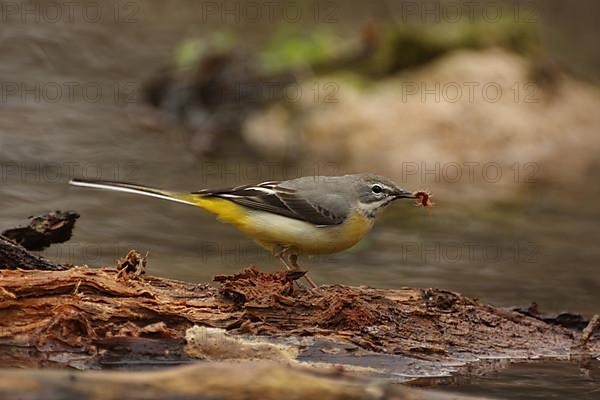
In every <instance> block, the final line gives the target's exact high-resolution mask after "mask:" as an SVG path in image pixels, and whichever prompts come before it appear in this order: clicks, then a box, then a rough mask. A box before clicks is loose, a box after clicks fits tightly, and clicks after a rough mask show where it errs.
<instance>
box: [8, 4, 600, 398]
mask: <svg viewBox="0 0 600 400" xmlns="http://www.w3.org/2000/svg"><path fill="white" fill-rule="evenodd" d="M178 3H180V6H181V7H177V8H172V7H168V6H167V4H166V3H160V2H145V1H142V2H139V3H136V4H138V6H139V7H140V9H139V14H138V15H139V22H138V23H131V24H115V23H114V21H113V20H112V17H111V18H108V17H107V18H102V19H101V20H100V21H99V22H98V23H85V22H79V23H73V24H71V23H67V22H64V23H58V24H50V23H41V24H31V23H25V24H24V23H22V22H20V21H18V20H16V21H13V20H11V21H9V22H8V23H3V24H2V25H3V26H2V28H3V30H2V34H1V35H0V49H1V50H2V53H3V62H2V63H1V64H0V78H1V79H2V81H3V82H12V83H16V84H17V85H21V84H25V85H28V86H26V87H29V88H30V87H32V86H31V85H33V87H35V85H36V83H37V84H39V85H41V86H40V87H42V88H43V87H46V90H47V91H48V92H47V93H46V94H45V95H42V96H41V97H40V98H39V99H38V98H35V96H34V97H33V98H32V95H27V94H26V91H24V90H22V89H20V90H19V94H18V95H9V96H8V97H7V98H3V101H2V106H1V108H0V166H1V168H0V205H1V207H0V228H8V227H12V226H14V225H16V224H20V223H23V222H25V221H26V218H27V217H28V216H30V215H38V214H41V213H45V212H47V211H50V210H56V209H61V210H67V209H72V210H76V211H77V212H79V213H80V214H81V219H80V220H79V221H78V222H77V224H76V228H75V231H74V237H73V238H72V240H71V241H70V242H67V243H64V244H61V245H57V246H54V247H52V248H50V249H48V250H46V251H44V252H43V253H44V255H46V256H47V257H49V258H52V259H55V260H57V261H61V262H70V263H73V264H88V265H90V266H102V265H114V263H115V260H116V259H117V258H119V257H122V256H123V255H124V254H126V253H127V251H128V250H129V249H130V248H136V249H137V250H139V251H140V252H142V253H146V252H148V253H149V264H148V271H149V273H151V274H155V275H160V276H166V277H170V278H175V279H182V280H188V281H197V282H208V281H210V280H211V278H212V276H213V275H215V274H230V273H234V272H236V271H238V270H239V269H240V268H241V267H243V266H246V265H248V264H256V265H257V266H259V267H260V268H261V269H266V270H276V269H279V268H281V266H280V265H279V264H278V263H277V262H276V260H274V259H273V258H272V257H271V256H269V255H268V254H267V253H266V252H264V251H263V250H261V249H260V248H259V247H258V246H257V245H255V244H253V243H252V242H251V241H250V240H249V239H247V238H245V237H244V236H242V235H241V234H240V233H238V232H237V231H235V230H234V229H233V228H231V227H229V226H226V225H223V224H221V223H219V222H218V221H216V220H215V219H214V218H213V217H212V216H210V215H208V214H207V213H205V212H203V211H201V210H198V209H195V208H193V207H188V206H182V205H178V204H174V203H168V202H163V201H160V200H156V199H150V198H140V197H136V196H132V195H127V194H121V193H110V192H101V191H93V190H87V189H83V188H74V187H70V186H69V185H68V184H67V181H68V180H69V179H70V178H72V177H84V178H104V179H118V180H128V181H133V182H137V183H145V184H149V185H154V186H158V187H162V188H170V189H176V190H181V191H188V190H195V189H200V188H203V187H212V186H221V187H224V186H230V185H239V184H243V183H256V182H257V181H264V180H270V179H272V178H277V177H282V176H283V177H288V178H292V177H295V176H296V175H297V172H298V171H303V172H305V174H306V173H308V174H311V173H312V172H313V171H315V169H314V167H306V166H304V167H302V168H298V166H297V165H295V166H293V168H292V167H290V165H289V164H280V163H275V164H274V166H273V164H265V163H264V162H260V161H256V160H244V159H234V160H232V159H228V158H226V157H225V156H222V157H217V158H214V159H203V158H202V157H199V156H197V155H196V154H194V153H193V152H191V151H190V146H189V143H190V140H189V138H188V137H187V136H186V134H185V133H183V132H175V131H160V130H156V129H150V128H149V127H148V125H147V124H144V123H140V119H141V117H140V115H141V116H147V114H146V112H145V111H140V110H139V108H140V107H139V106H140V104H139V99H140V97H141V93H140V88H141V86H140V85H141V81H142V78H145V77H147V76H148V75H149V74H151V73H152V72H154V71H156V70H157V69H158V68H159V67H160V66H161V65H162V64H164V63H166V62H168V60H169V59H170V56H171V51H172V47H173V46H174V45H175V44H176V43H177V42H178V41H179V40H181V39H182V38H184V37H186V35H189V34H191V33H200V32H202V31H203V30H206V29H210V28H211V24H206V25H203V26H194V25H193V21H194V18H197V17H198V13H199V12H201V11H200V9H199V6H198V5H193V4H192V3H193V2H192V1H180V2H178ZM100 4H103V5H104V6H105V8H106V9H105V12H106V13H107V14H105V15H111V14H110V12H112V10H113V9H112V8H111V6H109V5H108V4H104V3H103V2H100ZM184 7H189V10H192V11H189V12H184ZM125 11H128V12H131V10H125ZM194 13H196V14H194ZM174 21H175V22H176V23H174ZM212 27H213V28H214V24H213V26H212ZM250 38H252V35H250ZM66 82H78V83H80V84H81V86H84V85H86V84H87V85H88V86H89V87H94V88H98V87H100V88H101V94H100V96H99V97H98V98H97V100H96V96H93V95H92V94H91V93H88V94H85V95H84V94H83V92H81V91H77V90H76V91H75V94H74V98H72V99H70V98H69V97H68V96H67V95H66V92H63V94H62V95H61V96H60V98H59V99H58V101H51V100H50V99H51V98H52V96H53V95H52V94H51V93H50V92H49V91H50V90H53V88H55V86H53V85H58V86H61V87H63V88H64V87H65V84H66ZM89 90H92V89H89ZM22 96H25V97H24V98H23V97H22ZM128 96H133V97H131V99H132V100H133V101H132V102H125V101H124V97H128ZM23 99H24V100H23ZM249 165H251V166H252V167H251V168H252V169H248V166H249ZM309 165H310V163H309ZM313 165H314V164H313ZM256 166H257V167H258V171H259V172H256V170H255V169H253V168H254V167H256ZM311 168H312V169H311ZM340 172H345V171H343V170H340ZM348 172H351V171H348ZM590 184H591V185H592V187H589V186H584V187H581V186H578V185H574V186H573V187H566V188H560V190H554V191H552V190H540V191H538V188H537V187H535V186H533V185H532V186H531V187H526V188H523V192H524V194H523V195H521V196H519V198H518V199H516V200H514V201H511V202H503V203H501V204H491V203H486V204H478V203H475V204H473V203H471V202H469V201H468V200H466V199H468V196H465V195H464V194H461V195H460V196H457V199H451V198H448V199H437V198H436V199H434V200H435V201H437V203H438V204H437V207H435V208H433V209H432V210H424V209H422V208H417V207H413V206H412V205H411V203H410V202H405V203H401V202H399V203H398V204H395V205H394V206H393V207H391V208H390V209H389V210H387V211H386V212H385V213H384V214H383V215H382V216H381V218H380V220H379V221H378V224H377V225H376V226H375V228H374V229H373V231H372V232H371V234H370V235H369V236H368V237H367V238H366V239H365V240H364V241H363V242H361V243H360V244H359V245H357V246H356V247H355V248H353V249H351V250H349V251H347V252H344V253H341V254H338V255H335V256H327V257H317V258H315V259H308V260H304V262H303V264H302V265H303V266H304V267H305V268H306V269H308V270H310V273H311V276H312V278H313V279H315V280H316V281H317V282H319V283H321V284H333V283H342V284H347V285H368V286H374V287H385V288H398V287H402V286H411V287H412V286H414V287H442V288H446V289H449V290H454V291H458V292H461V293H463V294H465V295H466V296H470V297H476V298H479V299H480V300H481V301H482V302H486V303H491V304H494V305H498V306H507V307H509V306H527V305H529V304H530V303H531V302H536V303H537V304H538V305H539V308H540V310H541V311H542V312H545V313H559V312H561V311H567V310H568V311H572V312H578V313H582V314H583V315H584V316H586V317H591V316H592V315H593V314H594V313H598V312H599V310H600V274H599V273H598V260H599V259H600V246H598V238H599V237H600V236H599V226H598V221H600V202H598V201H597V200H595V199H597V198H598V197H597V196H598V194H600V190H599V189H600V188H599V187H598V182H597V180H596V181H594V182H590ZM424 186H426V187H428V188H429V189H431V190H432V191H433V192H434V193H435V183H427V184H425V185H424ZM410 189H415V190H416V189H421V188H410ZM489 190H493V187H490V188H489ZM581 191H583V193H585V198H587V199H589V201H588V200H585V201H582V200H581V196H580V195H577V194H576V193H581ZM447 388H448V389H449V390H457V391H461V392H464V393H473V394H480V395H489V396H493V397H497V398H506V399H516V398H519V399H526V398H530V399H536V398H569V399H592V398H598V396H600V392H599V390H600V378H599V373H598V363H597V362H594V363H592V366H591V368H588V369H585V368H579V367H578V366H577V365H576V364H570V363H563V362H543V363H539V364H518V365H514V366H511V367H509V368H508V369H506V370H503V371H502V372H500V373H498V374H495V375H490V376H486V377H483V378H473V379H472V380H470V381H469V382H468V383H465V382H461V383H460V384H457V385H455V386H448V387H447Z"/></svg>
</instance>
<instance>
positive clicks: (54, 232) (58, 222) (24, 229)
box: [2, 211, 79, 251]
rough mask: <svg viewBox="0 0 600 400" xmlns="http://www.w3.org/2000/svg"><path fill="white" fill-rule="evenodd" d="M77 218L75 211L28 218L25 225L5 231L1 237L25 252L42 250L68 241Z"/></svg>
mask: <svg viewBox="0 0 600 400" xmlns="http://www.w3.org/2000/svg"><path fill="white" fill-rule="evenodd" d="M78 218H79V214H77V213H76V212H75V211H64V212H63V211H54V212H50V213H47V214H44V215H40V216H37V217H30V221H29V223H28V224H27V225H23V226H18V227H15V228H10V229H6V230H5V231H4V232H2V235H3V236H4V237H6V238H8V239H10V240H12V241H13V242H15V243H17V244H19V245H21V246H23V247H24V248H25V249H27V250H34V251H39V250H44V249H45V248H47V247H48V246H50V245H51V244H53V243H62V242H66V241H67V240H69V239H70V238H71V234H72V232H73V228H74V227H75V221H77V219H78Z"/></svg>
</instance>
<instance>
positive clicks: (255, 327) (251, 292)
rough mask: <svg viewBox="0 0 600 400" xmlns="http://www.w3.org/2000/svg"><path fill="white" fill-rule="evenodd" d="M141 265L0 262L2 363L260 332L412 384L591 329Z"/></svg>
mask: <svg viewBox="0 0 600 400" xmlns="http://www.w3.org/2000/svg"><path fill="white" fill-rule="evenodd" d="M138 260H141V258H138ZM131 261H132V263H133V262H134V260H133V259H132V260H131ZM123 271H125V272H123ZM134 271H135V268H133V269H129V270H128V269H122V270H121V272H119V271H117V269H115V268H104V269H92V268H86V267H75V268H72V269H69V270H66V271H24V270H6V271H0V365H1V366H4V367H7V366H55V367H64V366H71V367H76V368H81V369H87V368H103V367H115V366H131V365H157V364H158V365H162V364H180V363H185V362H189V361H190V360H191V359H194V358H198V357H199V358H207V359H213V360H215V359H219V350H218V346H219V344H221V345H222V346H221V347H223V346H225V345H226V346H225V347H230V345H231V343H232V342H230V340H231V339H232V338H234V339H239V340H241V339H242V338H244V340H248V341H249V342H250V345H253V344H254V341H255V340H256V338H262V340H263V341H264V340H266V341H267V342H268V343H271V344H276V345H283V346H287V347H291V348H293V349H294V351H291V352H287V354H293V355H291V356H290V357H289V358H290V360H300V361H312V362H326V363H335V364H344V365H346V366H352V367H353V368H356V369H361V368H362V369H363V370H364V371H367V372H368V373H370V374H374V375H383V376H392V375H393V376H394V377H395V379H396V380H399V381H402V380H408V379H411V378H414V377H416V376H440V375H448V374H451V373H456V372H457V370H459V369H460V366H461V365H463V366H464V365H466V364H467V363H470V362H474V361H477V360H479V359H480V358H487V359H489V358H503V359H506V358H513V359H515V358H519V359H523V358H529V357H568V356H569V354H570V349H571V347H573V346H574V345H575V344H576V343H579V341H580V337H581V333H580V332H576V331H573V330H569V329H566V328H564V327H560V326H552V325H549V324H547V323H545V322H543V321H540V320H537V319H535V318H531V317H528V316H525V315H522V314H519V313H517V312H513V311H511V310H504V309H499V308H495V307H492V306H489V305H485V304H481V303H479V302H478V301H476V300H472V299H469V298H466V297H464V296H462V295H460V294H458V293H453V292H449V291H444V290H438V289H413V288H403V289H399V290H391V289H371V288H354V287H347V286H342V285H333V286H324V287H322V288H321V290H320V291H319V292H317V293H314V292H309V291H306V290H300V289H296V288H295V287H294V285H293V281H292V278H293V277H290V276H289V275H287V274H286V273H284V272H279V273H264V272H260V271H258V270H256V269H254V268H248V269H246V270H243V271H242V272H240V273H239V274H236V275H233V276H218V277H215V279H216V280H217V281H219V282H220V287H219V288H214V287H211V286H209V285H206V284H193V283H186V282H180V281H174V280H170V279H165V278H159V277H154V276H146V275H139V274H136V273H134ZM194 325H198V326H199V327H204V328H202V329H204V330H202V329H201V330H200V331H198V328H197V327H196V328H194V329H195V331H194V329H190V328H192V327H193V326H194ZM207 329H208V330H207ZM210 329H213V330H210ZM214 329H218V330H217V331H214ZM194 332H196V334H194ZM198 332H199V335H198ZM214 332H218V333H219V334H218V335H216V339H215V335H214ZM208 333H210V335H209V334H208ZM186 334H187V336H186ZM190 335H192V336H194V335H195V339H190ZM265 338H266V339H265ZM191 342H195V346H190V343H191ZM599 342H600V340H599V339H598V337H597V336H591V335H590V338H589V340H588V341H587V349H588V350H589V352H591V353H592V354H594V356H595V357H597V356H598V355H600V343H599ZM198 343H199V344H200V346H197V345H198ZM240 343H241V344H240V346H242V347H244V346H246V344H247V343H243V342H240ZM186 344H187V345H186ZM246 347H247V346H246ZM215 348H217V351H215ZM207 349H208V350H207ZM211 349H212V350H211ZM237 353H239V357H238V358H272V357H271V356H264V357H263V355H264V354H269V355H272V354H273V353H274V352H273V351H272V349H271V350H269V351H265V352H261V351H258V352H257V349H256V348H252V351H248V352H246V351H242V350H240V351H236V354H237ZM275 353H277V352H275ZM236 354H233V355H231V354H229V355H225V354H224V353H223V354H222V356H221V357H220V358H221V359H222V358H236V357H237V356H236ZM374 365H377V366H378V367H377V368H374V367H373V366H374Z"/></svg>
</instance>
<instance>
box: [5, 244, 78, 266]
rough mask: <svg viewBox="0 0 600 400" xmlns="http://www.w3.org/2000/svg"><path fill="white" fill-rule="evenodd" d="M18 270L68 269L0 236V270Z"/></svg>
mask: <svg viewBox="0 0 600 400" xmlns="http://www.w3.org/2000/svg"><path fill="white" fill-rule="evenodd" d="M17 268H21V269H42V270H49V271H59V270H64V269H67V268H68V267H67V266H64V265H61V264H56V263H54V262H52V261H50V260H47V259H45V258H44V257H40V256H38V255H36V254H33V253H30V252H28V251H27V250H25V249H24V248H23V247H21V246H19V245H18V244H17V243H15V242H13V241H11V240H9V239H7V238H5V237H3V236H0V270H2V269H17Z"/></svg>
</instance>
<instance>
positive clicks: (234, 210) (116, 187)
mask: <svg viewBox="0 0 600 400" xmlns="http://www.w3.org/2000/svg"><path fill="white" fill-rule="evenodd" d="M69 183H70V184H71V185H74V186H83V187H89V188H95V189H105V190H112V191H115V192H125V193H133V194H139V195H142V196H148V197H155V198H159V199H163V200H169V201H174V202H176V203H181V204H189V205H191V206H196V207H200V208H202V209H204V210H206V211H208V212H210V213H212V214H215V215H216V216H217V218H219V220H221V221H223V222H227V223H230V224H232V225H235V226H237V227H238V228H240V229H244V227H245V221H246V213H245V211H244V210H243V208H242V207H241V206H238V205H237V204H235V203H233V202H231V201H229V200H226V199H220V198H215V197H211V196H207V195H204V194H195V193H178V192H171V191H167V190H162V189H156V188H152V187H148V186H142V185H134V184H132V183H126V182H114V181H102V180H87V179H73V180H71V181H70V182H69Z"/></svg>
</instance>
